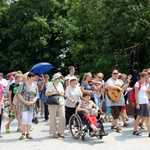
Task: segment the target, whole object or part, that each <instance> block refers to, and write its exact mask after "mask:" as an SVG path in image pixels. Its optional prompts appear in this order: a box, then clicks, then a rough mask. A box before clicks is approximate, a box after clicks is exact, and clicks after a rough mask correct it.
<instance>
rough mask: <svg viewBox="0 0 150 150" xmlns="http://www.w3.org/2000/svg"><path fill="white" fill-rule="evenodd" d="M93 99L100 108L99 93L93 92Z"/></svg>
mask: <svg viewBox="0 0 150 150" xmlns="http://www.w3.org/2000/svg"><path fill="white" fill-rule="evenodd" d="M94 101H95V104H96V105H97V106H98V107H99V109H102V102H101V100H100V95H99V94H96V93H94Z"/></svg>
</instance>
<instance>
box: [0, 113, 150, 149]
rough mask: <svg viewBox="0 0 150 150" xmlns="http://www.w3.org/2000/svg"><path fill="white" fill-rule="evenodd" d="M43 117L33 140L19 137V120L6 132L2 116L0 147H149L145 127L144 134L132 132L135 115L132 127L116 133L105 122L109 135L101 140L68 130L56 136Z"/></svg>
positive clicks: (149, 140)
mask: <svg viewBox="0 0 150 150" xmlns="http://www.w3.org/2000/svg"><path fill="white" fill-rule="evenodd" d="M43 120H44V119H43V118H39V123H38V124H33V130H32V132H31V135H32V136H33V138H34V139H33V140H28V139H24V140H22V141H20V140H19V137H20V135H21V134H20V133H17V132H16V129H17V122H16V120H15V121H14V122H13V123H12V124H11V127H10V129H11V132H10V133H6V132H5V124H6V122H7V121H8V118H4V119H3V124H2V135H3V138H2V139H0V150H16V149H17V150H51V149H52V150H85V149H86V150H92V149H95V150H98V149H101V150H104V149H107V150H119V149H120V150H130V149H132V150H141V149H142V150H147V149H148V148H149V143H150V138H148V133H147V131H146V130H141V129H140V131H141V132H142V136H141V137H138V136H135V135H132V130H133V118H132V117H131V116H130V120H129V124H130V125H129V126H128V127H122V132H121V133H117V132H115V131H113V130H111V129H110V125H111V124H110V123H109V122H105V123H104V126H105V130H106V132H107V133H109V135H108V136H106V137H103V139H101V140H98V139H97V138H96V137H93V138H91V137H89V136H88V135H86V137H85V140H84V141H82V140H81V139H74V138H73V137H72V136H71V134H70V133H69V132H68V129H66V130H65V136H66V137H65V138H64V139H62V138H58V139H54V138H53V137H52V136H51V135H49V133H48V130H49V124H48V122H44V121H43Z"/></svg>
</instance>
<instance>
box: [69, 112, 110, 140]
mask: <svg viewBox="0 0 150 150" xmlns="http://www.w3.org/2000/svg"><path fill="white" fill-rule="evenodd" d="M97 123H98V128H100V129H101V130H100V131H99V132H98V133H96V134H93V132H92V129H91V127H90V126H89V122H88V121H86V120H85V118H84V113H83V112H76V113H75V114H73V115H72V116H71V117H70V120H69V129H70V133H71V134H72V136H73V137H74V138H75V139H79V138H80V137H81V138H82V140H84V138H85V135H86V134H87V133H88V134H89V135H90V137H94V136H95V137H97V138H98V139H102V138H103V136H107V135H108V133H105V131H104V126H103V123H104V119H103V118H101V117H100V113H98V116H97Z"/></svg>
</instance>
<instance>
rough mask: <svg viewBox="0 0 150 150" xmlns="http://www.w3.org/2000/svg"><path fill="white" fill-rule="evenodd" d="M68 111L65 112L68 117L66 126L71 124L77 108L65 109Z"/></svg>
mask: <svg viewBox="0 0 150 150" xmlns="http://www.w3.org/2000/svg"><path fill="white" fill-rule="evenodd" d="M65 108H66V111H65V115H66V125H68V124H69V119H70V117H71V116H72V115H73V114H74V113H75V110H76V109H75V108H70V107H65Z"/></svg>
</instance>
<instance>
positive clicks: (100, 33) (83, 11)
mask: <svg viewBox="0 0 150 150" xmlns="http://www.w3.org/2000/svg"><path fill="white" fill-rule="evenodd" d="M68 3H69V5H70V10H69V11H68V24H69V25H68V28H67V31H68V32H67V33H68V34H69V38H70V40H69V44H70V47H69V49H70V52H71V53H72V54H73V56H74V57H73V59H74V60H76V61H77V62H78V63H79V64H80V69H81V72H87V71H91V72H92V73H97V72H99V71H103V72H104V74H106V73H108V72H111V70H112V69H113V68H118V69H119V70H120V71H121V72H125V73H129V72H130V70H132V69H138V70H141V69H143V68H146V67H148V66H149V64H150V61H149V60H148V58H149V57H147V56H149V55H150V53H149V48H150V47H149V40H148V39H149V34H150V32H147V31H148V29H149V21H148V20H149V19H150V18H149V16H150V12H149V7H150V5H149V1H138V2H137V1H136V0H126V1H124V0H117V1H111V0H96V1H95V0H89V1H88V2H87V1H85V0H82V1H81V0H77V1H75V2H74V1H69V2H68ZM139 62H140V63H139Z"/></svg>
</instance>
